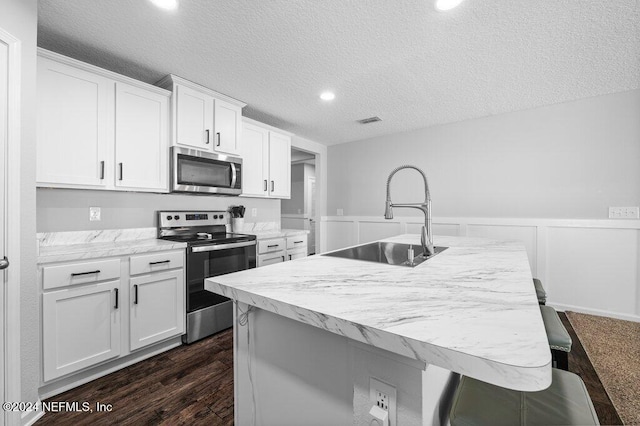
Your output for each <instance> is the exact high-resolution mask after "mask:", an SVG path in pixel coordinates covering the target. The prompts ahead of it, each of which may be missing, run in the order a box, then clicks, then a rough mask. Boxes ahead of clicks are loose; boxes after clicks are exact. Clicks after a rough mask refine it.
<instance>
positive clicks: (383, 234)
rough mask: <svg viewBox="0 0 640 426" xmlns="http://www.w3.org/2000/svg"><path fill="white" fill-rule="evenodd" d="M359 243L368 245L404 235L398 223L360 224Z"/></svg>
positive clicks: (362, 222)
mask: <svg viewBox="0 0 640 426" xmlns="http://www.w3.org/2000/svg"><path fill="white" fill-rule="evenodd" d="M358 224H359V226H358V243H368V242H371V241H377V240H381V239H383V238H389V237H393V236H395V235H401V234H403V229H402V224H400V223H398V222H389V221H384V222H365V221H361V222H358Z"/></svg>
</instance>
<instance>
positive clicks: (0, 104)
mask: <svg viewBox="0 0 640 426" xmlns="http://www.w3.org/2000/svg"><path fill="white" fill-rule="evenodd" d="M8 59H9V48H8V46H7V45H6V44H4V43H1V42H0V166H1V167H2V172H0V261H2V262H4V261H5V259H6V255H7V250H6V249H7V239H6V226H7V222H6V202H5V192H6V190H5V188H6V185H7V176H6V170H7V167H6V166H7V159H6V149H7V108H8V93H7V88H8V77H9V76H8V64H9V60H8ZM3 265H5V264H3ZM5 271H6V269H2V270H0V284H1V285H2V291H0V306H1V307H2V314H1V315H0V366H1V367H2V368H0V384H1V386H0V400H2V401H6V398H5V369H6V363H5V357H4V349H5V335H4V324H5V312H6V311H7V310H6V305H5V292H6V288H7V273H6V272H5ZM4 423H5V414H4V412H2V415H0V426H3V425H4Z"/></svg>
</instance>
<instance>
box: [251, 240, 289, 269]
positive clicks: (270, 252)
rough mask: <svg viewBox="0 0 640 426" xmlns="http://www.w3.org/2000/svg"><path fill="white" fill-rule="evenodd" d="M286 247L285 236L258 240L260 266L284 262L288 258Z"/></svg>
mask: <svg viewBox="0 0 640 426" xmlns="http://www.w3.org/2000/svg"><path fill="white" fill-rule="evenodd" d="M286 248H287V243H286V241H285V239H284V238H269V239H265V240H258V247H257V249H258V262H257V263H258V268H259V267H261V266H267V265H273V264H274V263H281V262H284V261H285V260H286V258H287V253H286Z"/></svg>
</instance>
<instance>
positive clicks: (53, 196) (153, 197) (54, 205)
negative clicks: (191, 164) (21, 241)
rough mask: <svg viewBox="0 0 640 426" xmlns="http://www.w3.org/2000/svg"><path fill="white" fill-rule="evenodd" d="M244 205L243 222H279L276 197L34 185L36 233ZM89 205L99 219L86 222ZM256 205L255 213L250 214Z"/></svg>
mask: <svg viewBox="0 0 640 426" xmlns="http://www.w3.org/2000/svg"><path fill="white" fill-rule="evenodd" d="M240 204H241V205H243V206H245V207H246V208H247V211H246V212H245V222H278V223H280V200H271V199H261V198H245V197H223V196H211V195H201V196H198V195H188V194H151V193H142V192H116V191H91V190H78V189H52V188H38V190H37V213H38V222H37V223H38V226H37V231H38V232H60V231H84V230H93V229H116V228H148V227H155V226H156V225H157V224H156V211H157V210H225V211H226V210H227V208H228V207H229V206H230V205H240ZM89 207H100V208H101V216H102V217H101V220H100V221H99V222H97V221H95V222H90V221H89ZM252 208H256V209H258V211H257V213H258V214H257V216H256V217H251V209H252Z"/></svg>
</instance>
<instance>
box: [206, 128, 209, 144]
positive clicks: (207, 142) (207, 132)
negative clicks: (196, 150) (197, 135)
mask: <svg viewBox="0 0 640 426" xmlns="http://www.w3.org/2000/svg"><path fill="white" fill-rule="evenodd" d="M205 133H206V134H207V139H206V140H205V143H206V144H207V145H208V144H209V129H207V130H205Z"/></svg>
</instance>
